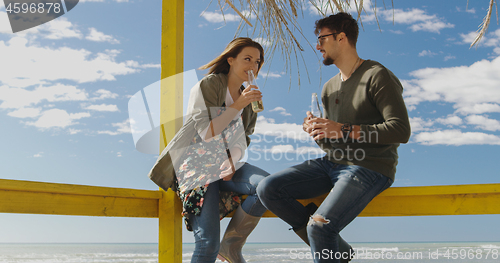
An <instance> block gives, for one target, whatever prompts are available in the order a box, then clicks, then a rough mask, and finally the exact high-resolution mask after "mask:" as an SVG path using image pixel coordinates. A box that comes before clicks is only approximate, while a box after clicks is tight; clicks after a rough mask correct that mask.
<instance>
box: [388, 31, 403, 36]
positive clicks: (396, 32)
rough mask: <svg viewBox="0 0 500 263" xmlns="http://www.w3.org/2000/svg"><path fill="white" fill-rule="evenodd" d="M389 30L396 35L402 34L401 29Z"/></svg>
mask: <svg viewBox="0 0 500 263" xmlns="http://www.w3.org/2000/svg"><path fill="white" fill-rule="evenodd" d="M389 32H392V33H394V34H397V35H402V34H404V33H403V31H401V30H389Z"/></svg>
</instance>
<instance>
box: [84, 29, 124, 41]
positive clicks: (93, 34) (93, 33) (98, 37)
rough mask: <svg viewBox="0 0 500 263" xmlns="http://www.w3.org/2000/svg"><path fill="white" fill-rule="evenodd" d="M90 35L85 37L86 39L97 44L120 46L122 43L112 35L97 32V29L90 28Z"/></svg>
mask: <svg viewBox="0 0 500 263" xmlns="http://www.w3.org/2000/svg"><path fill="white" fill-rule="evenodd" d="M89 30H90V33H89V34H88V35H87V36H86V37H85V39H87V40H90V41H95V42H109V43H111V44H120V41H118V40H116V39H115V38H114V37H112V36H110V35H106V34H104V33H102V32H99V31H97V29H95V28H93V27H91V28H89Z"/></svg>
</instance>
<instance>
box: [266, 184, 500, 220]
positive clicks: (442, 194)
mask: <svg viewBox="0 0 500 263" xmlns="http://www.w3.org/2000/svg"><path fill="white" fill-rule="evenodd" d="M499 189H500V184H473V185H443V186H416V187H394V188H389V189H387V190H385V191H384V192H383V193H381V194H380V195H379V196H377V197H375V198H374V199H373V201H372V202H371V203H370V204H368V206H367V207H366V208H365V209H364V210H363V212H361V214H360V215H359V216H431V215H485V214H500V191H499ZM327 195H328V194H325V195H322V196H319V197H317V198H312V199H307V200H299V202H301V203H302V204H304V205H307V204H309V203H311V202H314V203H315V204H316V205H318V206H319V205H321V203H322V202H323V200H324V198H325V197H326V196H327ZM264 217H276V215H274V214H273V213H271V212H270V211H267V212H266V213H265V214H264Z"/></svg>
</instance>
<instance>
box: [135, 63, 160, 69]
mask: <svg viewBox="0 0 500 263" xmlns="http://www.w3.org/2000/svg"><path fill="white" fill-rule="evenodd" d="M139 67H140V68H161V64H144V65H140V66H139Z"/></svg>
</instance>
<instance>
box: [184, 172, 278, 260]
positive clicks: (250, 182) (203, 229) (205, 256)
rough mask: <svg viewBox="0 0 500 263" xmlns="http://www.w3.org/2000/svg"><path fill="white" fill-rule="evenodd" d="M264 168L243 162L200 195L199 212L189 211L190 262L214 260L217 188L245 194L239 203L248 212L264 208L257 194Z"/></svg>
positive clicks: (217, 235)
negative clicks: (225, 179) (196, 213)
mask: <svg viewBox="0 0 500 263" xmlns="http://www.w3.org/2000/svg"><path fill="white" fill-rule="evenodd" d="M268 175H269V173H267V172H266V171H264V170H262V169H260V168H258V167H256V166H253V165H251V164H248V163H245V164H244V165H243V166H242V167H240V169H238V170H236V173H235V174H234V176H233V178H232V179H231V180H230V181H222V180H218V181H215V182H212V183H211V184H210V185H209V186H208V189H207V191H206V193H205V195H204V196H203V198H204V201H203V207H202V209H201V213H200V215H197V216H195V215H192V214H190V215H189V216H190V221H191V227H192V228H193V234H194V239H195V249H194V252H193V256H192V258H191V262H192V263H194V262H196V263H198V262H210V263H212V262H215V260H216V258H217V254H218V253H219V247H220V220H219V190H220V191H234V192H237V193H240V194H245V195H248V197H247V198H246V199H245V201H244V202H243V204H241V207H242V208H243V211H245V212H246V213H247V214H249V215H252V216H257V217H260V216H262V215H263V214H264V212H266V211H267V209H266V208H265V207H264V206H263V205H262V203H261V202H260V200H259V198H258V197H257V192H256V188H257V185H258V184H259V182H260V181H261V180H262V179H264V178H265V177H266V176H268Z"/></svg>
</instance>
